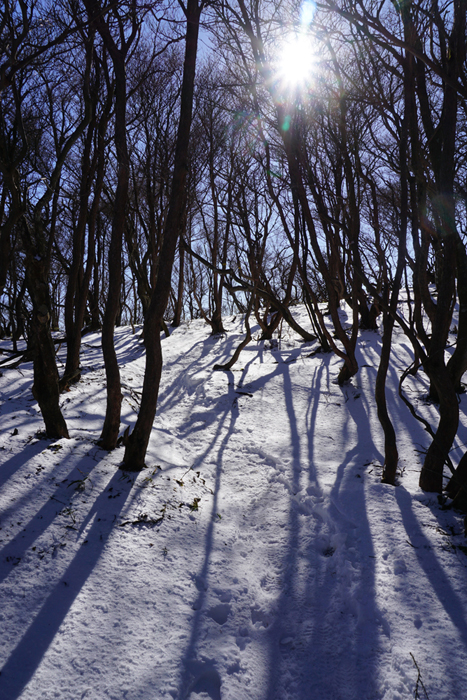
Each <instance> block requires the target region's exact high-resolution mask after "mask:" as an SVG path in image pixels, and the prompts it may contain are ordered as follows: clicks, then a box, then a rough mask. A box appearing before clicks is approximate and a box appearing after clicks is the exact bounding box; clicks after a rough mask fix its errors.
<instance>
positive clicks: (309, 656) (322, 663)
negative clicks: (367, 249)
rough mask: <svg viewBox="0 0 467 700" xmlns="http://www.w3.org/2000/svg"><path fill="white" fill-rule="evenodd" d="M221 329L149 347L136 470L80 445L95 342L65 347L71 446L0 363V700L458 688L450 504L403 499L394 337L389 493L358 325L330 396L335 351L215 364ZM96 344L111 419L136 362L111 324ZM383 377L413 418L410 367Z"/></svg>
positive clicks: (233, 337)
mask: <svg viewBox="0 0 467 700" xmlns="http://www.w3.org/2000/svg"><path fill="white" fill-rule="evenodd" d="M294 314H297V318H299V320H301V322H302V323H303V324H306V322H307V321H306V315H305V312H304V310H303V309H301V308H295V309H294ZM226 328H227V334H226V336H223V337H212V336H210V335H209V328H208V326H207V325H206V324H204V322H202V321H193V322H191V323H189V324H184V325H182V326H181V327H180V328H178V329H177V330H175V331H173V333H172V334H171V336H170V338H167V339H165V340H164V341H163V350H164V371H163V380H162V388H161V394H160V401H159V408H158V414H157V417H156V421H155V424H154V429H153V434H152V438H151V443H150V447H149V452H148V459H147V468H146V469H145V470H144V471H143V472H142V473H140V474H138V475H136V476H135V475H128V474H126V473H124V472H122V471H120V470H119V469H118V465H119V462H120V461H121V458H122V454H123V448H122V447H120V448H117V449H116V450H115V451H114V452H112V453H107V452H104V451H102V450H100V449H99V448H98V447H97V446H96V440H97V438H98V437H99V434H100V430H101V428H102V423H103V416H104V412H105V399H106V396H105V386H104V368H103V360H102V355H101V348H100V337H99V335H97V334H96V335H87V336H85V337H84V339H83V343H84V344H83V349H82V350H83V354H82V364H83V368H84V371H83V378H82V381H81V382H80V383H79V384H77V385H75V386H73V387H72V388H71V390H70V391H69V392H67V393H66V394H65V395H64V397H63V402H62V408H63V413H64V416H65V418H66V420H67V423H68V426H69V429H70V435H71V439H70V440H60V441H58V442H52V441H50V440H46V439H43V437H41V431H42V430H43V423H42V421H41V416H40V414H39V410H38V407H37V404H36V402H35V401H34V399H33V397H32V394H31V384H32V364H31V363H29V364H28V363H26V364H22V365H20V366H19V367H18V368H17V369H10V370H4V371H3V376H1V377H0V401H1V405H0V416H1V418H0V547H1V556H0V586H1V588H0V625H1V635H0V667H1V675H0V699H1V700H16V699H17V698H21V700H38V699H39V698H40V700H52V698H59V699H60V700H104V699H106V700H107V699H109V700H110V699H112V700H123V699H127V700H175V699H177V700H188V699H189V700H208V699H210V700H407V699H408V698H412V697H416V698H429V700H454V699H456V700H462V699H463V698H466V697H467V690H466V688H467V586H466V576H467V541H466V538H465V536H464V525H463V518H462V517H461V515H460V514H457V513H455V512H453V511H452V510H450V509H444V508H443V507H442V506H441V505H440V503H438V499H437V498H436V496H434V495H433V494H426V493H423V492H422V491H420V490H419V488H418V476H419V471H420V465H421V459H422V458H421V454H420V453H421V452H423V450H424V449H426V447H427V446H428V444H429V438H428V436H427V435H426V433H425V432H424V430H423V428H422V426H421V424H420V423H418V422H417V421H415V420H414V419H413V418H412V416H411V415H410V413H409V411H408V409H407V407H406V406H405V405H404V404H403V403H402V401H400V399H399V398H398V395H397V386H398V381H399V376H400V374H401V371H402V370H403V369H405V367H407V365H408V364H409V363H410V362H411V359H410V347H409V345H408V343H407V341H406V340H405V338H404V336H403V335H402V334H401V333H400V332H399V331H398V330H397V329H396V332H395V340H394V352H393V356H392V357H393V365H392V368H391V372H390V377H389V380H388V391H389V393H390V398H389V409H390V412H391V416H392V418H393V421H394V424H395V427H396V431H397V435H398V446H399V453H400V457H401V461H400V464H401V474H400V476H399V480H398V485H397V487H395V488H394V487H392V486H388V485H383V484H381V483H380V477H381V464H382V459H383V456H382V447H383V443H382V431H381V429H380V426H379V423H378V419H377V415H376V408H375V403H374V399H373V385H374V379H375V375H376V369H377V363H378V348H379V345H380V341H381V339H380V336H379V334H378V333H375V332H368V331H365V332H361V337H360V342H359V351H358V358H359V365H360V371H359V373H358V375H357V376H356V377H355V378H354V379H353V381H352V382H351V383H350V384H347V385H346V386H344V387H339V386H338V385H337V383H336V382H335V379H336V376H337V372H338V368H339V366H340V361H339V360H338V358H336V357H335V356H334V355H331V354H329V355H328V354H326V355H323V354H319V353H318V354H314V353H313V351H314V349H315V346H314V344H313V343H311V344H304V343H303V342H300V340H299V338H298V337H295V336H294V334H292V333H291V332H290V331H289V330H288V329H287V328H286V327H285V326H284V327H283V328H282V331H281V337H280V338H279V339H278V340H277V341H274V342H273V343H272V344H271V343H264V342H259V341H258V340H257V339H256V338H255V340H254V341H253V342H252V343H250V345H249V346H248V347H247V348H246V349H245V350H244V351H243V353H242V355H241V357H240V360H239V362H238V363H237V364H236V365H235V366H234V368H233V370H232V371H230V372H213V371H212V367H213V365H214V364H216V363H219V362H225V361H226V360H227V359H228V358H229V357H230V356H231V354H232V352H233V350H234V349H235V347H236V346H237V345H238V343H239V341H240V339H241V337H242V319H241V318H240V317H239V316H237V317H231V318H228V319H226ZM256 335H257V334H256ZM2 342H3V344H4V345H5V344H6V341H2ZM116 343H117V348H118V353H119V357H120V361H121V372H122V380H123V386H124V401H123V413H122V420H123V425H122V430H123V428H124V427H125V426H126V425H132V424H133V422H134V419H135V415H136V414H135V410H136V408H137V404H138V400H139V392H140V391H141V386H142V377H143V372H144V353H143V346H142V343H141V341H140V340H139V337H138V333H136V334H133V333H132V331H131V329H130V328H119V329H117V330H116ZM63 357H64V352H63V348H61V349H60V350H59V359H60V358H61V360H60V361H62V360H63ZM404 386H405V389H406V391H407V392H408V395H409V397H410V399H411V400H412V402H413V403H414V405H415V406H416V408H417V410H418V411H419V412H420V413H422V414H423V415H424V416H425V417H426V418H427V419H429V420H430V421H431V422H432V424H433V425H435V424H436V407H435V406H433V405H430V404H428V403H427V402H426V401H425V400H424V396H425V395H426V391H427V385H426V383H425V381H424V377H423V374H421V373H420V374H419V376H418V377H417V378H415V379H414V378H410V379H408V380H407V382H406V384H405V385H404ZM466 406H467V397H466V396H465V395H463V396H462V399H461V409H462V410H461V421H462V424H463V428H462V429H461V430H460V431H459V435H460V437H461V439H462V436H463V441H464V442H467V418H466V415H465V408H466ZM456 446H457V447H456V450H457V451H456V452H454V453H453V457H455V458H456V461H457V460H458V458H459V456H460V454H461V452H462V446H461V445H460V444H458V443H456Z"/></svg>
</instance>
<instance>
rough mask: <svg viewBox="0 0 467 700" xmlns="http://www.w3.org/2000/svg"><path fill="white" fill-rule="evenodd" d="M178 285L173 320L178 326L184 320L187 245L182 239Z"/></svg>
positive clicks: (179, 252) (179, 248) (179, 247)
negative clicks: (185, 245)
mask: <svg viewBox="0 0 467 700" xmlns="http://www.w3.org/2000/svg"><path fill="white" fill-rule="evenodd" d="M178 255H179V258H178V287H177V299H176V302H175V314H174V318H173V321H172V326H173V327H174V328H178V326H179V325H180V323H181V320H182V310H183V289H184V281H185V280H184V277H185V247H184V245H183V243H182V242H181V240H180V243H179V246H178Z"/></svg>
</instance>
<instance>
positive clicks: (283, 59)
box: [276, 32, 318, 86]
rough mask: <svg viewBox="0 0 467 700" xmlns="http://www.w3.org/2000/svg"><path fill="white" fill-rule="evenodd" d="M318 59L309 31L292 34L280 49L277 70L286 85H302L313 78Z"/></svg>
mask: <svg viewBox="0 0 467 700" xmlns="http://www.w3.org/2000/svg"><path fill="white" fill-rule="evenodd" d="M317 60H318V56H317V53H316V45H315V44H314V42H313V38H312V36H311V35H310V34H309V33H308V32H306V33H305V32H303V33H300V34H291V35H289V36H288V37H287V38H286V39H285V40H284V42H283V43H282V45H281V47H280V49H279V52H278V55H277V60H276V72H277V75H278V77H279V78H280V79H281V82H283V83H285V84H286V85H290V86H302V85H304V84H305V83H308V82H309V81H310V80H311V79H312V78H313V74H314V69H315V67H316V63H317Z"/></svg>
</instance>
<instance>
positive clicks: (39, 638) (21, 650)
mask: <svg viewBox="0 0 467 700" xmlns="http://www.w3.org/2000/svg"><path fill="white" fill-rule="evenodd" d="M88 463H89V462H88ZM76 469H77V468H76V467H75V469H74V470H73V471H75V470H76ZM72 475H73V472H72V473H71V474H70V477H71V476H72ZM132 486H133V480H131V479H128V478H126V479H124V480H122V473H121V472H118V471H117V472H116V473H115V474H114V476H113V477H112V479H111V480H110V481H109V482H108V483H107V484H106V486H105V489H104V490H103V491H102V493H101V494H100V495H99V496H98V497H97V498H96V500H95V501H94V503H93V505H92V507H91V509H90V511H89V512H88V515H87V516H86V518H85V521H84V522H83V524H82V526H81V529H82V528H83V527H84V526H85V525H86V523H88V522H90V521H91V519H93V522H92V525H91V527H90V529H89V531H88V533H87V537H86V541H85V542H84V543H82V546H80V548H79V549H78V551H77V552H76V554H75V556H74V558H73V560H72V561H71V563H70V564H69V565H68V567H67V569H66V571H65V572H64V574H63V575H62V576H61V577H60V580H59V581H58V582H57V583H56V585H55V586H54V587H53V589H52V591H51V592H50V594H49V596H48V597H47V599H46V600H45V601H44V603H43V605H42V607H41V609H40V610H39V612H38V613H37V615H36V616H35V618H34V620H33V621H32V622H31V624H30V625H29V627H28V629H27V630H26V632H25V633H24V634H23V636H22V638H21V640H20V641H19V642H18V644H17V646H16V648H15V649H14V650H13V651H12V652H11V654H10V656H9V658H8V659H7V661H6V662H5V664H4V666H3V668H2V669H1V671H0V697H2V698H5V699H7V698H8V700H17V698H19V697H20V696H21V694H22V692H23V690H24V688H25V686H26V685H27V683H28V682H29V681H30V680H31V678H32V677H33V675H34V673H35V672H36V670H37V668H38V667H39V665H40V663H41V661H42V659H43V657H44V655H45V653H46V652H47V649H48V648H49V647H50V645H51V644H52V643H53V641H54V638H55V636H56V634H57V633H58V631H59V628H60V625H61V624H62V622H63V621H64V619H65V617H66V615H67V614H68V612H69V611H70V608H71V606H72V605H73V603H74V601H75V600H76V598H77V596H78V595H79V593H80V591H81V590H82V588H83V586H84V585H85V583H86V581H87V579H88V578H89V576H90V575H91V574H92V572H93V570H94V567H95V566H96V563H97V561H98V560H99V557H100V556H101V553H102V551H103V549H104V547H105V546H106V543H107V541H108V539H109V537H110V535H111V534H112V532H113V530H114V527H115V522H116V519H117V516H118V514H119V513H120V512H121V510H122V508H123V506H124V504H125V502H126V500H127V498H128V496H129V494H130V491H131V489H132ZM109 489H114V490H118V491H119V492H120V497H119V499H118V501H117V500H112V506H111V508H110V507H109V500H108V498H109V496H108V491H109ZM56 515H57V510H56V507H55V505H54V502H53V501H48V502H47V503H46V504H45V505H44V506H43V508H42V509H41V511H39V513H38V514H37V516H36V518H35V519H34V520H35V521H36V520H37V522H36V523H35V524H36V525H37V528H36V529H35V528H34V527H33V523H32V522H31V523H30V524H29V529H30V534H29V533H28V532H26V535H25V536H24V539H21V541H19V540H18V542H16V545H17V546H21V548H23V549H25V548H27V547H29V546H30V544H31V542H32V541H33V540H35V539H36V538H37V537H38V536H39V532H44V531H45V530H46V529H47V527H48V525H50V523H51V522H52V520H53V519H54V517H55V516H56ZM110 516H112V517H110ZM8 547H10V545H8ZM15 551H16V550H15Z"/></svg>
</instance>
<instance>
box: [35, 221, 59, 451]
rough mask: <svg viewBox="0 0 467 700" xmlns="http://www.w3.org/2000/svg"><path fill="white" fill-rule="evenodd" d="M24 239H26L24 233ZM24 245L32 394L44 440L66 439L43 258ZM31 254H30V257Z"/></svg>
mask: <svg viewBox="0 0 467 700" xmlns="http://www.w3.org/2000/svg"><path fill="white" fill-rule="evenodd" d="M25 238H29V236H28V234H26V236H25ZM26 245H27V271H26V276H27V286H28V291H29V295H30V297H31V301H32V307H33V308H32V316H31V322H30V328H29V333H30V341H31V346H32V350H33V358H34V386H33V394H34V398H35V399H36V401H37V403H38V404H39V408H40V410H41V413H42V418H43V419H44V423H45V430H46V433H47V435H48V437H51V438H62V437H64V438H68V437H69V435H68V429H67V426H66V423H65V419H64V418H63V415H62V412H61V410H60V406H59V387H58V370H57V364H56V362H55V349H54V344H53V340H52V336H51V334H50V309H51V303H50V293H49V285H48V279H47V278H48V267H49V266H48V262H47V258H46V257H45V256H44V257H41V256H40V255H39V254H38V253H37V251H34V250H33V249H32V247H31V246H30V245H28V244H26ZM33 253H34V254H33Z"/></svg>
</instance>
